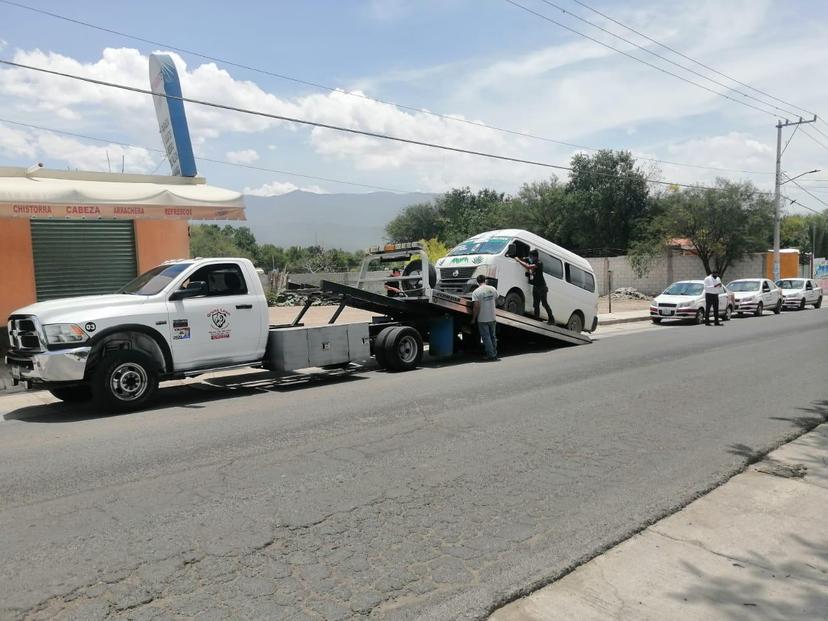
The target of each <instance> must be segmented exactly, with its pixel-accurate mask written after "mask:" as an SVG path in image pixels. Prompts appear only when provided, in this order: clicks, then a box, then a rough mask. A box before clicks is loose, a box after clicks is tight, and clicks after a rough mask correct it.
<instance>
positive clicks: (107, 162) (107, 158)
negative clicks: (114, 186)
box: [106, 149, 112, 172]
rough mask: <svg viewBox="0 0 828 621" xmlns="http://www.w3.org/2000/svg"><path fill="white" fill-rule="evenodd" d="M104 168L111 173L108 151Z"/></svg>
mask: <svg viewBox="0 0 828 621" xmlns="http://www.w3.org/2000/svg"><path fill="white" fill-rule="evenodd" d="M106 167H107V168H108V169H109V172H112V162H110V161H109V149H107V151H106Z"/></svg>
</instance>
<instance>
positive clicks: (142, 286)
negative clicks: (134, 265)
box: [118, 262, 192, 295]
mask: <svg viewBox="0 0 828 621" xmlns="http://www.w3.org/2000/svg"><path fill="white" fill-rule="evenodd" d="M191 265H192V263H190V262H182V263H171V264H169V265H159V266H158V267H154V268H152V269H151V270H150V271H148V272H144V273H143V274H141V275H140V276H138V277H137V278H135V279H134V280H131V281H130V282H128V283H127V284H126V285H124V286H123V287H122V288H121V289H120V290H119V291H118V293H128V294H130V295H155V294H156V293H160V292H161V291H163V290H164V287H166V286H167V285H168V284H170V283H171V282H172V281H173V280H174V279H175V278H176V277H177V276H178V275H179V274H180V273H181V272H183V271H184V270H186V269H187V268H188V267H190V266H191Z"/></svg>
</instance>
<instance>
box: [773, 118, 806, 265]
mask: <svg viewBox="0 0 828 621" xmlns="http://www.w3.org/2000/svg"><path fill="white" fill-rule="evenodd" d="M816 120H817V117H816V114H815V115H814V118H813V119H811V120H810V121H804V120H803V119H802V117H799V120H798V121H789V120H788V119H785V122H784V123H783V122H782V121H779V122H778V123H777V124H776V189H775V191H774V193H773V199H774V200H773V202H774V209H773V280H774V281H777V280H779V278H780V268H779V236H780V235H779V225H780V220H781V214H782V128H784V127H791V126H793V125H804V124H806V123H816Z"/></svg>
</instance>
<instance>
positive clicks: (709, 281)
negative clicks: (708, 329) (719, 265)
mask: <svg viewBox="0 0 828 621" xmlns="http://www.w3.org/2000/svg"><path fill="white" fill-rule="evenodd" d="M723 290H724V288H723V287H722V281H721V280H719V274H718V273H717V272H716V270H713V271H711V272H710V274H708V276H707V278H705V279H704V325H706V326H709V325H710V307H711V306H712V307H713V319H714V320H715V322H716V325H717V326H720V325H722V324H721V323H719V294H720V293H722V291H723Z"/></svg>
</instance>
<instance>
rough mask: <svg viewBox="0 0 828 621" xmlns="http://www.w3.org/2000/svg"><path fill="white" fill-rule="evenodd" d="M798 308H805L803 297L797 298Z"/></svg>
mask: <svg viewBox="0 0 828 621" xmlns="http://www.w3.org/2000/svg"><path fill="white" fill-rule="evenodd" d="M799 310H805V298H802V299H801V300H799Z"/></svg>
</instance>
